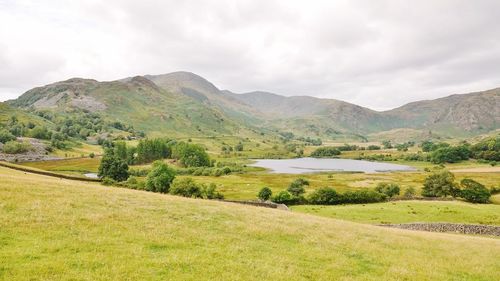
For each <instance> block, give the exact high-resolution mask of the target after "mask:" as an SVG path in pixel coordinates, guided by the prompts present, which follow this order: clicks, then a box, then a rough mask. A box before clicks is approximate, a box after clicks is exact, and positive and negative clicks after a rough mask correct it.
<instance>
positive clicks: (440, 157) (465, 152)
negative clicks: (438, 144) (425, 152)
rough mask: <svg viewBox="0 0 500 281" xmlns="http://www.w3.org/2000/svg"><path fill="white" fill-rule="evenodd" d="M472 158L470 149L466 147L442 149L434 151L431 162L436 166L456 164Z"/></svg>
mask: <svg viewBox="0 0 500 281" xmlns="http://www.w3.org/2000/svg"><path fill="white" fill-rule="evenodd" d="M470 156H471V151H470V149H469V148H468V147H467V146H465V145H462V146H456V147H442V148H438V149H437V150H434V151H433V152H432V154H431V161H432V163H435V164H440V163H456V162H460V161H462V160H467V159H469V158H470Z"/></svg>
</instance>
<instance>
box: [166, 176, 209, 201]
mask: <svg viewBox="0 0 500 281" xmlns="http://www.w3.org/2000/svg"><path fill="white" fill-rule="evenodd" d="M169 193H170V194H172V195H179V196H184V197H191V198H202V189H201V187H200V186H199V185H198V184H197V183H196V182H195V181H194V180H193V179H192V178H183V179H175V180H174V182H173V183H172V186H171V187H170V191H169Z"/></svg>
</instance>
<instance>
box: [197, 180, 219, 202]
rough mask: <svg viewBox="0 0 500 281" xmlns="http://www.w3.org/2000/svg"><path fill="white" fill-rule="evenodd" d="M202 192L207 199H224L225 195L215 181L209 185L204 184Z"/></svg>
mask: <svg viewBox="0 0 500 281" xmlns="http://www.w3.org/2000/svg"><path fill="white" fill-rule="evenodd" d="M201 194H202V197H203V198H205V199H224V195H222V194H221V193H219V192H218V191H217V186H216V185H215V183H211V184H209V185H208V186H206V185H203V187H202V191H201Z"/></svg>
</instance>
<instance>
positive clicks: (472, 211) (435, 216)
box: [292, 201, 500, 225]
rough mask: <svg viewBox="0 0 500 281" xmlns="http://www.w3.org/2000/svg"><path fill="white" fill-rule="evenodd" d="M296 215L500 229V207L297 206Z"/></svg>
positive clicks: (404, 204) (436, 204)
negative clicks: (463, 224) (469, 224)
mask: <svg viewBox="0 0 500 281" xmlns="http://www.w3.org/2000/svg"><path fill="white" fill-rule="evenodd" d="M292 210H293V211H296V212H301V213H308V214H314V215H318V216H323V217H329V218H335V219H342V220H349V221H355V222H360V223H370V224H381V223H409V222H452V223H471V224H490V225H500V205H494V204H470V203H465V202H456V201H453V202H439V201H435V202H428V201H397V202H386V203H377V204H358V205H339V206H311V205H302V206H293V207H292Z"/></svg>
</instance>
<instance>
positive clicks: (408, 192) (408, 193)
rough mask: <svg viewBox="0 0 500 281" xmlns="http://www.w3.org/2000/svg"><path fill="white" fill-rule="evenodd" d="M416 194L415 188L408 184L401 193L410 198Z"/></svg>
mask: <svg viewBox="0 0 500 281" xmlns="http://www.w3.org/2000/svg"><path fill="white" fill-rule="evenodd" d="M416 194H417V191H416V190H415V188H414V187H412V186H410V187H408V188H407V189H406V190H405V193H404V194H403V196H404V198H407V199H411V198H413V197H415V195H416Z"/></svg>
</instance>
